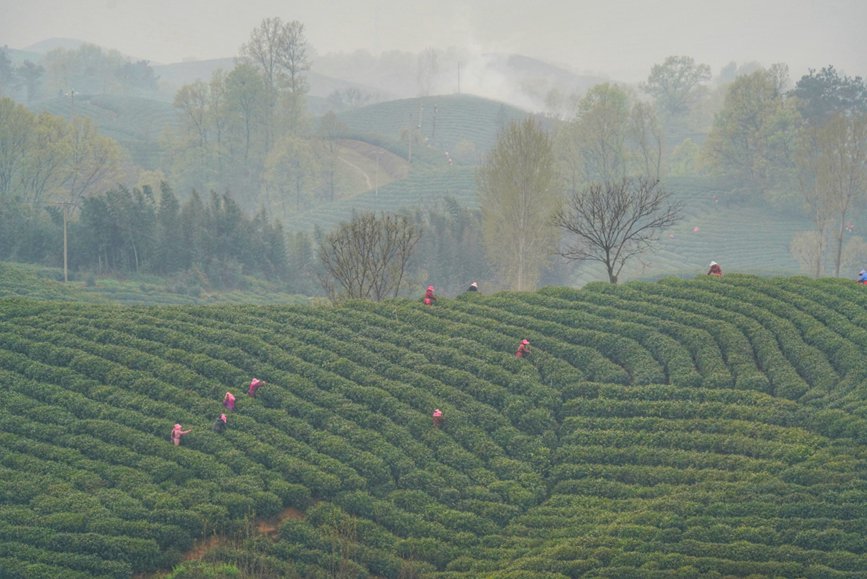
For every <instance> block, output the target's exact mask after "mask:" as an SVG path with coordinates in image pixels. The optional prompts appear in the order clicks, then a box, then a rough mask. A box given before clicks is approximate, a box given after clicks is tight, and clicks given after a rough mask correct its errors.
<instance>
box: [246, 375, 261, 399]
mask: <svg viewBox="0 0 867 579" xmlns="http://www.w3.org/2000/svg"><path fill="white" fill-rule="evenodd" d="M264 383H265V382H263V381H262V380H259V379H258V378H253V379H252V380H250V387H249V388H248V389H247V396H252V397H253V398H255V397H256V390H258V389H259V387H260V386H262V385H263V384H264Z"/></svg>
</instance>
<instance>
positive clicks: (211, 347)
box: [0, 275, 867, 579]
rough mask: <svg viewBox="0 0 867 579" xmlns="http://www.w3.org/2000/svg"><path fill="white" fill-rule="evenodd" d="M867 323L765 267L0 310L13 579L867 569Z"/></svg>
mask: <svg viewBox="0 0 867 579" xmlns="http://www.w3.org/2000/svg"><path fill="white" fill-rule="evenodd" d="M865 328H867V292H865V289H864V288H863V287H860V286H857V285H856V284H854V283H853V282H850V281H845V280H832V279H825V280H819V281H815V280H808V279H805V278H777V279H763V278H757V277H753V276H743V275H727V276H726V277H724V278H723V279H707V278H705V277H702V278H700V279H697V280H690V281H687V280H679V279H675V278H666V279H663V280H661V281H659V282H657V283H647V282H644V283H631V284H625V285H622V286H610V285H608V284H590V285H588V286H587V287H585V288H584V289H581V290H575V289H568V288H554V287H552V288H546V289H545V290H542V291H539V292H532V293H531V292H527V293H501V294H495V295H474V296H464V297H462V298H458V299H441V300H440V301H439V302H438V303H437V304H436V305H435V306H434V307H427V306H424V305H422V304H421V303H420V302H419V301H418V300H395V301H388V302H383V303H379V304H374V303H367V302H353V303H349V304H346V305H345V306H342V307H298V306H283V305H280V306H246V305H243V306H228V305H220V306H219V307H214V306H155V307H143V306H119V305H103V304H84V303H59V302H51V301H37V300H29V299H24V298H21V297H13V298H8V299H0V382H2V384H3V385H4V397H3V404H2V405H0V570H2V573H0V575H2V576H3V577H4V578H9V579H18V578H21V579H24V578H26V579H32V578H41V577H63V578H72V579H85V578H88V579H90V578H94V577H98V578H127V577H132V576H136V577H156V573H157V572H158V571H160V570H167V569H169V568H171V567H172V566H174V565H177V564H179V563H181V562H182V561H184V560H185V559H186V560H187V562H186V563H185V565H186V566H187V568H189V567H190V566H193V567H196V568H198V569H199V571H200V572H201V573H206V572H214V571H215V569H216V568H217V567H220V568H221V569H222V573H224V574H223V575H217V576H244V577H303V578H309V577H313V578H320V577H321V578H326V577H335V576H340V577H348V576H352V577H395V578H398V577H431V578H440V579H446V578H448V579H458V578H461V579H470V578H476V577H513V578H527V579H529V578H537V577H541V578H549V579H565V578H567V577H577V576H586V577H642V578H644V577H652V578H667V577H719V578H722V577H816V578H818V577H847V578H848V577H851V578H855V577H864V576H865V575H867V329H865ZM522 338H528V339H529V340H530V342H531V350H532V354H531V356H530V357H529V358H528V359H524V360H519V359H516V358H515V356H514V350H515V347H516V345H517V343H518V342H519V341H520V340H521V339H522ZM253 376H257V377H259V378H261V379H264V380H266V381H267V384H266V385H265V386H264V387H262V389H261V390H260V391H259V395H258V397H256V398H250V397H248V396H246V395H245V393H244V392H245V388H246V385H247V384H248V383H249V381H250V379H251V378H252V377H253ZM227 390H231V391H233V392H234V393H235V394H236V395H237V397H238V402H237V407H236V410H235V411H234V412H227V414H228V428H227V430H226V432H224V433H222V434H217V433H215V432H213V431H212V430H211V424H212V423H213V421H214V419H215V418H216V417H217V416H218V415H219V414H220V412H224V411H225V409H224V408H223V407H222V406H221V404H220V401H221V399H222V397H223V395H224V393H225V392H226V391H227ZM434 408H441V409H442V410H443V412H444V415H445V423H444V426H443V428H442V429H441V430H437V429H435V428H433V427H432V424H431V412H432V410H433V409H434ZM175 423H181V424H182V425H183V426H184V427H185V428H189V429H191V433H190V434H189V435H187V436H186V437H185V438H184V440H183V443H182V445H181V446H180V447H175V446H173V445H172V444H171V443H170V442H169V438H168V437H169V431H170V430H171V428H172V425H173V424H175ZM231 573H235V575H232V574H231ZM238 574H240V575H238ZM184 576H189V575H184ZM195 576H201V575H195Z"/></svg>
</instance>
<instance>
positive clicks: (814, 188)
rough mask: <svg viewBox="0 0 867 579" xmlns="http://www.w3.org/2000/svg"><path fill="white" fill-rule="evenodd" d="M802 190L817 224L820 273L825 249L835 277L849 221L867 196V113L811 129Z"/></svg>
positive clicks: (803, 160) (805, 148)
mask: <svg viewBox="0 0 867 579" xmlns="http://www.w3.org/2000/svg"><path fill="white" fill-rule="evenodd" d="M799 169H800V175H801V180H800V182H801V190H802V193H803V195H804V201H805V206H806V209H807V214H808V215H809V216H810V218H811V220H812V221H813V225H814V227H815V230H814V231H815V234H816V235H815V236H813V237H811V238H810V239H812V240H813V241H814V242H815V243H816V249H815V251H813V253H814V254H816V255H817V256H818V257H819V259H818V260H817V261H815V264H816V270H815V272H814V273H815V275H817V276H818V275H819V273H821V260H822V258H823V257H824V256H825V253H826V252H825V247H826V246H827V247H828V248H829V249H830V255H829V256H828V261H829V262H830V264H831V268H829V269H830V270H831V271H833V274H834V275H835V276H838V277H839V275H840V269H841V266H842V264H843V261H844V257H845V256H844V244H845V241H846V226H847V223H848V222H849V221H850V220H851V219H852V218H853V215H855V214H856V211H857V210H858V208H859V207H862V206H863V203H864V202H865V200H867V114H854V115H846V114H842V113H838V114H836V115H834V116H833V117H831V118H830V119H828V120H826V121H825V122H824V123H823V124H822V125H820V126H811V127H808V128H807V129H805V131H804V136H803V140H802V143H801V149H800V156H799Z"/></svg>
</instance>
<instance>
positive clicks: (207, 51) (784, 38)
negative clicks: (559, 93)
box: [0, 0, 867, 96]
mask: <svg viewBox="0 0 867 579" xmlns="http://www.w3.org/2000/svg"><path fill="white" fill-rule="evenodd" d="M505 7H507V6H505ZM512 8H513V9H504V4H503V3H502V2H498V1H495V0H479V1H477V2H473V3H465V2H457V1H455V0H442V1H440V2H436V3H426V2H414V1H402V2H395V1H394V0H371V1H368V2H364V3H359V2H354V1H349V0H335V1H333V2H328V3H327V4H319V3H305V4H300V3H289V4H287V3H284V2H278V1H276V0H252V1H250V2H247V3H245V4H244V7H243V9H241V8H239V7H238V5H237V4H236V3H233V2H228V1H226V0H216V1H215V0H187V1H185V2H183V3H177V2H174V1H170V0H150V1H148V2H141V3H133V2H118V1H117V0H78V1H76V2H67V1H65V0H30V1H28V2H26V3H22V2H19V1H17V0H0V11H2V12H0V13H2V14H3V15H4V17H3V19H2V21H0V45H7V46H9V47H11V48H18V49H21V48H24V47H27V46H30V45H33V44H34V43H37V42H40V41H43V40H45V39H47V38H55V37H63V38H80V39H86V40H87V41H88V42H92V43H94V44H97V45H100V46H105V47H112V48H115V49H117V50H118V51H120V52H121V53H123V54H128V55H133V56H134V57H135V58H144V59H148V60H151V61H152V62H153V63H154V64H168V63H173V62H182V61H184V60H213V59H218V58H227V57H231V56H233V55H235V54H237V51H238V48H239V47H240V46H241V45H242V44H243V43H244V42H246V41H247V40H248V39H249V34H250V31H251V30H252V29H253V28H254V27H255V26H256V25H258V24H259V23H260V22H261V21H262V19H263V18H266V17H271V16H276V17H280V18H281V19H283V20H298V21H299V22H302V23H303V24H304V26H305V34H306V36H307V38H308V40H309V42H310V45H311V46H312V47H313V48H314V50H315V51H316V53H317V55H339V54H344V55H346V54H353V53H355V52H356V51H366V52H369V53H370V54H372V55H374V56H380V55H384V54H388V53H390V52H393V51H397V52H406V53H409V54H417V53H420V52H422V51H424V50H426V49H429V48H431V49H435V50H438V51H442V52H446V51H448V50H455V51H457V52H458V53H462V54H466V55H476V56H481V55H490V54H522V55H526V56H528V57H531V58H533V59H536V60H538V61H542V62H550V63H554V64H556V65H557V66H560V67H562V68H563V69H566V70H569V71H573V72H574V74H577V75H590V76H606V77H610V78H612V79H615V80H618V81H622V82H628V83H635V82H638V81H641V80H643V79H645V78H646V77H647V74H648V71H649V70H650V67H651V66H652V65H653V64H655V63H658V62H661V61H662V60H663V59H664V58H665V57H666V56H670V55H678V54H683V55H689V56H692V57H693V58H695V59H696V61H698V62H704V63H707V64H709V65H710V66H711V68H712V69H713V71H714V72H715V73H716V72H718V71H719V70H720V69H721V68H722V67H723V66H725V65H726V64H728V63H729V62H732V61H734V62H737V63H744V62H749V61H757V62H759V63H761V64H765V65H767V64H771V63H774V62H785V63H787V64H788V65H789V66H790V68H791V72H792V76H793V77H795V78H797V77H798V76H800V75H801V74H803V73H805V72H807V70H808V69H809V68H819V67H821V66H824V65H827V64H829V63H833V64H835V66H837V68H838V69H840V70H842V71H844V72H846V73H847V74H849V75H861V76H864V75H865V73H867V56H865V52H864V51H863V50H862V46H863V43H862V41H861V34H862V32H861V27H862V23H863V22H865V21H867V3H864V2H862V1H860V0H830V1H827V2H822V3H818V2H814V1H812V0H796V1H789V0H764V1H762V2H753V1H750V0H731V1H727V2H720V1H717V0H699V1H696V0H692V1H689V0H668V1H667V2H665V3H664V4H661V5H660V4H654V3H647V2H640V1H636V0H613V1H611V2H606V3H604V4H599V3H590V2H586V1H579V2H563V1H562V0H542V1H541V2H536V3H534V4H533V5H532V7H530V6H523V5H517V6H513V7H512ZM465 63H466V65H467V66H466V68H465V69H464V74H462V84H463V85H464V86H463V87H462V88H465V89H467V90H468V89H469V85H467V84H466V83H468V82H470V78H471V77H472V73H473V65H472V61H470V60H467V61H465ZM442 71H443V73H444V74H447V75H448V76H449V77H450V78H451V79H452V81H453V82H454V79H455V77H456V74H454V73H453V72H447V69H445V68H443V69H442ZM485 80H487V81H489V82H494V80H493V79H488V78H485ZM447 92H455V91H454V90H453V89H452V90H450V91H447ZM483 96H487V95H483Z"/></svg>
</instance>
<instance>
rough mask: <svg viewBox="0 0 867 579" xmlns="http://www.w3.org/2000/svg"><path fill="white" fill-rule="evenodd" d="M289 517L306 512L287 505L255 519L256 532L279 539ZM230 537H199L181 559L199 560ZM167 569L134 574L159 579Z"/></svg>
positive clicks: (139, 578)
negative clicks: (273, 512)
mask: <svg viewBox="0 0 867 579" xmlns="http://www.w3.org/2000/svg"><path fill="white" fill-rule="evenodd" d="M289 519H292V520H296V521H301V520H303V519H304V513H303V512H301V511H299V510H298V509H296V508H293V507H287V508H285V509H283V510H282V511H280V514H278V515H277V516H276V517H272V518H270V519H256V521H255V529H256V532H257V533H259V534H261V535H265V536H267V537H269V538H271V539H272V540H276V539H277V533H278V532H279V530H280V525H281V524H282V523H283V521H287V520H289ZM229 540H230V539H229V538H228V537H225V536H223V535H211V536H210V537H207V538H205V539H199V540H198V541H195V542H194V543H193V547H192V548H191V549H190V550H189V551H187V552H186V553H184V555H183V557H182V558H181V560H183V561H198V560H199V559H202V558H203V557H204V556H205V554H206V553H207V552H208V551H210V550H211V549H214V548H215V547H219V546H220V545H223V544H225V543H227V542H228V541H229ZM165 573H166V572H165V571H160V572H157V573H140V574H138V575H134V576H133V577H134V579H157V578H158V577H162V576H163V575H165Z"/></svg>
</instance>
